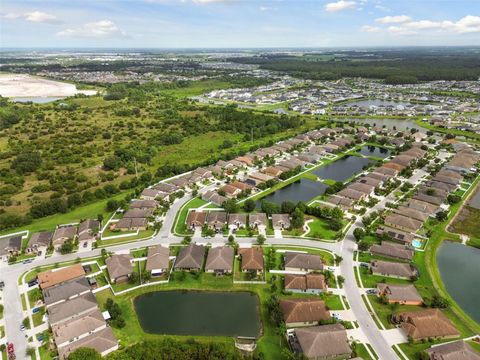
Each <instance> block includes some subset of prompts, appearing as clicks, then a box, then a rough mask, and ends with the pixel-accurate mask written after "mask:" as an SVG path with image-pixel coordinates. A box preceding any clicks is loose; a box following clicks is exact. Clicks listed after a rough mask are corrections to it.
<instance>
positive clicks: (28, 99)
mask: <svg viewBox="0 0 480 360" xmlns="http://www.w3.org/2000/svg"><path fill="white" fill-rule="evenodd" d="M61 99H64V98H63V97H53V96H52V97H15V98H11V100H12V101H13V102H19V103H26V102H32V103H34V104H46V103H49V102H53V101H57V100H61Z"/></svg>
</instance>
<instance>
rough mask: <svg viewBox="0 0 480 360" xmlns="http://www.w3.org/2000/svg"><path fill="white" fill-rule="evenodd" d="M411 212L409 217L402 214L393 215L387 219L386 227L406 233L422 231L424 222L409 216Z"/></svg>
mask: <svg viewBox="0 0 480 360" xmlns="http://www.w3.org/2000/svg"><path fill="white" fill-rule="evenodd" d="M409 213H410V211H408V212H407V214H406V215H407V216H404V215H401V214H398V213H397V214H391V215H387V216H386V217H385V225H387V226H390V227H393V228H397V229H400V230H403V231H406V232H411V233H416V232H417V231H418V230H420V229H421V228H422V226H423V221H419V220H416V219H414V218H411V217H410V215H411V214H409Z"/></svg>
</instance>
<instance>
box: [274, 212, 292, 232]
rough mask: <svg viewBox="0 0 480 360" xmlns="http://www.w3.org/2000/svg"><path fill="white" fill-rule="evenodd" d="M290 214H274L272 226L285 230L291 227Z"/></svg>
mask: <svg viewBox="0 0 480 360" xmlns="http://www.w3.org/2000/svg"><path fill="white" fill-rule="evenodd" d="M290 225H291V224H290V215H289V214H272V226H273V229H274V230H285V229H288V228H290Z"/></svg>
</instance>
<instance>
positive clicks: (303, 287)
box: [283, 274, 327, 294]
mask: <svg viewBox="0 0 480 360" xmlns="http://www.w3.org/2000/svg"><path fill="white" fill-rule="evenodd" d="M283 286H284V289H285V291H288V292H293V293H301V294H320V293H321V292H322V291H326V290H327V282H326V281H325V276H324V275H323V274H306V275H292V274H285V277H284V278H283Z"/></svg>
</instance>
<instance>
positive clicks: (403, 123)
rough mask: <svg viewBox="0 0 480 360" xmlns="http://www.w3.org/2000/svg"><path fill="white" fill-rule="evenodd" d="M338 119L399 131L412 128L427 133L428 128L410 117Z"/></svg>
mask: <svg viewBox="0 0 480 360" xmlns="http://www.w3.org/2000/svg"><path fill="white" fill-rule="evenodd" d="M336 121H345V122H350V121H354V122H356V123H357V124H370V125H371V126H379V127H383V126H384V125H385V127H386V128H388V129H392V130H393V129H394V128H395V129H397V130H398V131H407V130H410V129H412V128H415V129H417V130H418V131H420V132H422V133H426V132H427V131H428V130H427V129H425V128H422V127H420V126H418V125H417V124H416V123H415V121H413V120H408V119H388V118H385V119H358V118H351V119H336Z"/></svg>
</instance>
